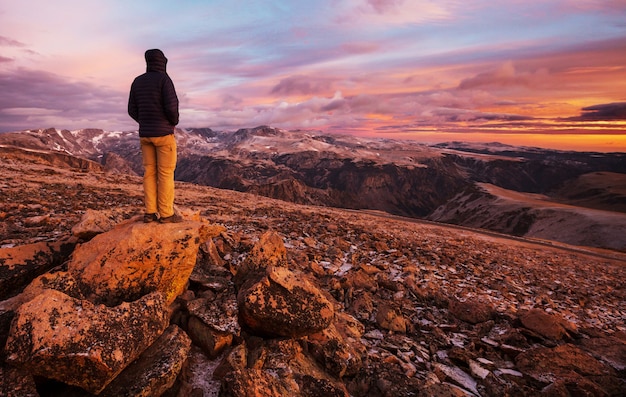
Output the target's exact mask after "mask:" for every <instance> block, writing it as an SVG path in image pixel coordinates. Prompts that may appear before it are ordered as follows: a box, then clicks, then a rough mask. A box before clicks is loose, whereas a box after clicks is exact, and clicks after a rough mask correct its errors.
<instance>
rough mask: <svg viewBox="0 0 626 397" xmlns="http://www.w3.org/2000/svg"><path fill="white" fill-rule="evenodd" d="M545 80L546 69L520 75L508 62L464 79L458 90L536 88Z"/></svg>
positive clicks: (546, 76) (511, 63)
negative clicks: (512, 87)
mask: <svg viewBox="0 0 626 397" xmlns="http://www.w3.org/2000/svg"><path fill="white" fill-rule="evenodd" d="M547 78H548V72H547V70H546V69H539V70H537V71H535V72H534V73H530V72H526V73H522V72H519V71H516V70H515V66H514V65H513V62H511V61H508V62H505V63H503V64H502V65H500V66H499V67H498V68H496V69H494V70H491V71H488V72H483V73H479V74H478V75H476V76H474V77H470V78H467V79H464V80H463V81H461V83H460V84H459V88H460V89H462V90H467V89H475V88H480V87H494V86H502V87H507V86H524V87H532V86H536V85H537V84H538V83H541V82H544V81H546V80H547Z"/></svg>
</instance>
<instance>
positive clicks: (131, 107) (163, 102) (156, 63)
mask: <svg viewBox="0 0 626 397" xmlns="http://www.w3.org/2000/svg"><path fill="white" fill-rule="evenodd" d="M146 64H147V71H146V73H144V74H142V75H140V76H138V77H137V78H136V79H135V80H134V81H133V84H132V85H131V89H130V97H129V99H128V114H129V115H130V116H131V117H132V118H133V119H134V120H135V121H137V122H138V123H139V136H142V137H157V136H165V135H169V134H172V133H173V132H174V127H175V126H176V124H178V118H179V114H178V97H177V96H176V90H175V89H174V83H173V82H172V80H171V79H170V77H169V76H168V75H167V73H166V65H167V58H165V55H163V53H162V52H161V51H159V50H150V51H147V52H146Z"/></svg>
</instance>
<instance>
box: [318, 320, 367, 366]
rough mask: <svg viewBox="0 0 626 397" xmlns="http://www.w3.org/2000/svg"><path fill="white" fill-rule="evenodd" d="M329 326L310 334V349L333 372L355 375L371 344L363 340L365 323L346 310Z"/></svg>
mask: <svg viewBox="0 0 626 397" xmlns="http://www.w3.org/2000/svg"><path fill="white" fill-rule="evenodd" d="M335 317H336V320H335V322H333V323H332V324H331V325H330V326H329V327H328V328H326V329H324V330H322V331H321V332H318V333H316V334H311V335H308V336H307V338H306V341H307V344H308V346H309V351H310V352H311V354H312V355H313V356H314V357H315V358H316V360H317V361H318V362H319V363H320V364H321V365H323V366H324V368H325V369H326V370H327V371H328V372H329V373H331V374H332V375H334V376H336V377H339V378H342V377H344V376H354V375H356V374H357V372H358V371H359V370H360V369H361V367H362V365H363V362H364V361H365V357H367V348H366V347H365V345H363V343H361V340H360V338H361V337H362V336H363V330H364V327H363V325H362V324H361V323H359V322H358V321H357V320H356V319H354V318H353V317H352V316H350V315H348V314H346V313H336V316H335Z"/></svg>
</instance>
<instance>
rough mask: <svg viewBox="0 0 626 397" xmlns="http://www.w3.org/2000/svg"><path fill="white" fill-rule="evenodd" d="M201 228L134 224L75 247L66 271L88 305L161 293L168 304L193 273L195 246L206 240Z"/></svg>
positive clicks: (122, 225) (183, 225) (197, 225)
mask: <svg viewBox="0 0 626 397" xmlns="http://www.w3.org/2000/svg"><path fill="white" fill-rule="evenodd" d="M203 227H204V226H203V225H202V224H201V223H196V222H184V223H182V224H157V225H155V224H146V223H142V222H140V221H138V220H137V219H135V220H133V221H129V222H126V223H123V224H120V225H119V226H118V227H116V228H115V229H113V230H112V231H110V232H108V233H103V234H100V235H98V236H96V237H94V238H93V239H92V240H91V241H89V242H87V243H85V244H83V245H81V246H80V247H78V248H77V249H76V250H75V251H74V254H73V255H72V258H71V261H70V262H69V264H68V272H69V273H70V274H72V275H73V276H74V278H75V279H76V280H77V282H78V284H79V288H80V289H81V291H82V292H83V294H84V295H85V297H86V298H87V299H89V300H90V301H93V302H98V303H104V304H114V303H116V302H120V301H125V300H134V299H136V298H137V297H140V296H142V295H144V294H146V293H149V292H151V291H162V292H163V294H164V296H165V299H166V302H167V303H168V304H169V303H171V302H172V301H173V300H174V298H176V296H178V295H180V294H181V293H182V292H183V291H184V289H185V285H186V283H187V280H188V279H189V276H190V275H191V272H192V271H193V268H194V266H195V263H196V256H197V253H198V247H199V245H200V244H201V243H202V242H204V241H205V240H206V239H207V237H208V230H207V229H206V227H204V228H203Z"/></svg>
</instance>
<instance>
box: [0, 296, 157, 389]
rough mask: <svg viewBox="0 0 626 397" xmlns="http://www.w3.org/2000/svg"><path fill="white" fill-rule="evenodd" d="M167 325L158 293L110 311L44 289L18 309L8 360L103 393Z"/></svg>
mask: <svg viewBox="0 0 626 397" xmlns="http://www.w3.org/2000/svg"><path fill="white" fill-rule="evenodd" d="M168 322H169V317H168V307H167V304H166V301H165V298H164V296H163V294H162V293H160V292H154V293H151V294H149V295H146V296H144V297H143V298H141V299H139V300H137V301H135V302H124V303H121V304H120V305H118V306H115V307H106V306H104V305H98V304H94V303H91V302H89V301H86V300H78V299H75V298H72V297H70V296H68V295H66V294H64V293H62V292H60V291H56V290H53V289H45V290H43V291H42V292H41V294H40V295H39V296H37V297H35V298H34V299H32V300H30V301H28V302H26V303H25V304H23V305H21V306H20V307H19V308H18V309H17V311H16V314H15V318H14V319H13V322H12V324H11V332H10V334H9V338H8V340H7V344H6V348H5V349H6V352H7V361H8V362H9V363H10V364H12V365H14V366H17V367H20V368H24V369H27V370H28V371H29V372H31V373H32V374H33V375H36V376H42V377H46V378H51V379H56V380H59V381H61V382H64V383H67V384H70V385H75V386H79V387H81V388H83V389H85V390H87V391H89V392H91V393H99V392H100V391H102V389H104V388H105V387H106V386H107V385H108V384H109V383H110V382H111V381H112V380H113V378H115V377H116V376H117V375H118V374H119V373H120V372H121V371H122V370H123V369H124V368H126V367H127V366H128V364H130V363H131V362H132V361H133V360H135V359H136V358H137V357H138V356H139V355H140V354H141V353H142V352H143V351H144V350H145V349H146V348H147V347H148V346H150V345H151V344H152V343H153V342H154V341H155V340H156V339H157V338H158V337H159V335H161V334H162V333H163V331H164V330H165V328H166V327H167V325H168Z"/></svg>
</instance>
